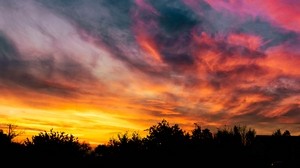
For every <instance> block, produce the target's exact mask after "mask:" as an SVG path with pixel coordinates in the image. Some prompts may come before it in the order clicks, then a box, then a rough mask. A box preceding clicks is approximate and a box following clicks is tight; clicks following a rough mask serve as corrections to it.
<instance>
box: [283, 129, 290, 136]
mask: <svg viewBox="0 0 300 168" xmlns="http://www.w3.org/2000/svg"><path fill="white" fill-rule="evenodd" d="M282 136H291V133H290V131H289V130H285V131H284V132H283V134H282Z"/></svg>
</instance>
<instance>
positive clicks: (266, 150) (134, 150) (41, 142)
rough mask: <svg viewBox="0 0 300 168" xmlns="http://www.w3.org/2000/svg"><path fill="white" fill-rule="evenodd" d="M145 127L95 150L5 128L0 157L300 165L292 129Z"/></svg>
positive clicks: (73, 162)
mask: <svg viewBox="0 0 300 168" xmlns="http://www.w3.org/2000/svg"><path fill="white" fill-rule="evenodd" d="M146 131H148V135H147V136H146V137H140V136H139V134H138V133H133V134H132V135H129V133H128V132H126V133H124V134H119V135H118V136H117V138H113V139H111V140H110V141H109V142H108V143H107V144H101V145H98V146H97V147H96V148H94V149H92V148H91V147H90V146H89V145H88V144H86V143H81V142H79V140H78V138H76V137H74V136H73V135H71V134H66V133H64V132H56V131H53V130H50V131H49V132H47V131H44V132H41V133H39V134H38V135H35V136H33V137H32V138H31V139H27V140H26V141H25V142H24V143H22V144H21V143H15V142H13V141H12V136H11V135H16V134H14V132H9V131H8V132H3V131H2V130H1V131H0V154H1V156H0V158H1V159H2V160H3V161H6V162H8V163H10V166H12V167H14V166H23V167H26V166H30V167H62V166H64V167H116V166H123V167H162V166H165V167H178V166H183V167H192V166H193V167H195V166H196V167H233V168H234V167H243V168H248V167H249V168H254V167H255V168H271V167H274V168H275V167H277V168H279V167H280V168H296V167H300V161H299V160H300V137H299V136H291V133H290V132H289V131H288V130H285V131H284V133H281V131H280V129H278V130H276V131H274V132H273V133H272V136H268V135H266V136H262V135H256V132H255V130H254V129H252V128H248V127H246V126H239V125H235V126H233V127H228V126H225V127H223V128H219V129H218V130H217V132H215V133H212V132H211V131H210V130H209V129H207V128H205V129H202V128H201V127H200V126H199V125H198V124H195V128H194V129H193V130H192V131H191V132H186V131H184V130H182V129H181V128H180V127H179V125H178V124H174V125H170V124H169V123H168V122H167V121H166V120H162V121H161V122H159V123H158V124H156V125H153V126H151V127H150V128H149V129H147V130H146ZM14 137H15V136H14Z"/></svg>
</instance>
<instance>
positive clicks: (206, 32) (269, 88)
mask: <svg viewBox="0 0 300 168" xmlns="http://www.w3.org/2000/svg"><path fill="white" fill-rule="evenodd" d="M162 119H166V120H167V121H169V122H170V123H171V124H173V123H178V124H179V125H180V126H181V127H182V128H184V129H185V130H191V129H193V123H198V124H199V125H201V126H202V127H208V128H211V129H212V130H213V129H214V128H218V127H221V126H224V125H232V124H242V125H247V126H249V127H252V128H255V129H256V131H257V134H271V133H272V132H273V131H274V130H276V129H282V130H285V129H288V130H290V132H291V133H292V135H300V1H299V0H97V1H96V0H68V1H66V0H0V123H1V124H2V127H3V126H4V125H5V124H7V123H10V124H15V125H18V128H19V129H20V130H23V131H24V133H23V134H22V136H21V138H26V137H30V136H31V135H36V134H37V133H39V132H40V131H43V130H46V131H49V130H50V129H51V128H53V129H54V130H57V131H65V132H67V133H72V134H73V135H75V136H77V137H79V139H80V140H83V141H87V142H90V143H91V144H99V143H105V142H108V140H109V139H110V138H111V137H113V136H115V135H117V134H118V133H124V132H125V131H138V132H140V133H141V134H144V133H145V131H144V130H145V129H147V128H149V127H150V126H151V125H154V124H156V123H157V122H159V121H161V120H162ZM19 138H20V137H19Z"/></svg>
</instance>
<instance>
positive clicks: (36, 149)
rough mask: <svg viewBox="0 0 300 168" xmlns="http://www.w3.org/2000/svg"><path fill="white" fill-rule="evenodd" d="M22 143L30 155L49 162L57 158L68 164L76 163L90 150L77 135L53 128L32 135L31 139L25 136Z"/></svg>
mask: <svg viewBox="0 0 300 168" xmlns="http://www.w3.org/2000/svg"><path fill="white" fill-rule="evenodd" d="M24 144H25V146H26V147H27V149H28V150H29V153H30V154H31V155H32V156H34V157H36V158H38V160H40V161H41V162H45V163H46V162H50V163H49V164H51V163H52V162H51V161H53V160H57V161H59V162H61V163H64V164H68V165H78V164H80V163H81V161H82V160H83V159H84V158H85V157H86V156H87V155H88V153H89V151H90V150H91V147H90V146H89V145H88V144H86V143H80V142H79V141H78V138H77V137H74V136H73V135H71V134H66V133H65V132H58V131H53V129H51V130H50V132H47V131H44V132H40V133H39V134H38V135H35V136H32V138H31V140H29V139H28V138H27V139H26V141H25V142H24ZM53 164H55V163H53Z"/></svg>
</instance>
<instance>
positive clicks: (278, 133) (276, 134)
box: [272, 129, 282, 136]
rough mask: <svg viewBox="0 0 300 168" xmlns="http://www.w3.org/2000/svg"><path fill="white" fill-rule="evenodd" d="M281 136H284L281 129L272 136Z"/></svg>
mask: <svg viewBox="0 0 300 168" xmlns="http://www.w3.org/2000/svg"><path fill="white" fill-rule="evenodd" d="M281 135H282V133H281V130H280V129H278V130H276V131H274V132H273V134H272V136H281Z"/></svg>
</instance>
